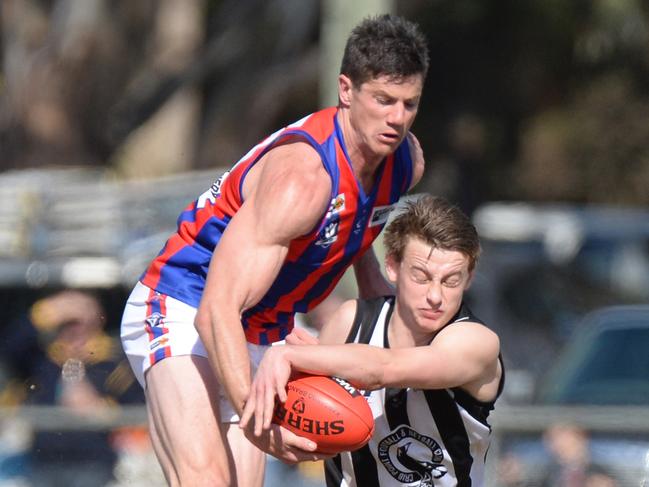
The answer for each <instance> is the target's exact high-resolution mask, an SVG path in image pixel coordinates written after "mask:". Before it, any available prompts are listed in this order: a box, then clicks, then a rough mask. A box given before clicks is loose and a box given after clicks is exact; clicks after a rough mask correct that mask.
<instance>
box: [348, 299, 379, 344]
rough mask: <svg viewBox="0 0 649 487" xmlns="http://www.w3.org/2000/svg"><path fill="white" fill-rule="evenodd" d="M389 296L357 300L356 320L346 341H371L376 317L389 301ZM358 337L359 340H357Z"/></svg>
mask: <svg viewBox="0 0 649 487" xmlns="http://www.w3.org/2000/svg"><path fill="white" fill-rule="evenodd" d="M389 298H390V297H389V296H381V297H378V298H374V299H371V300H364V299H357V300H356V315H355V316H354V322H353V324H352V328H351V330H349V335H347V340H346V342H345V343H354V342H357V343H369V342H370V339H371V338H372V332H373V331H374V326H375V324H376V319H377V318H378V316H379V314H381V310H382V309H383V305H384V304H385V303H386V302H387V301H388V299H389ZM356 337H358V340H356Z"/></svg>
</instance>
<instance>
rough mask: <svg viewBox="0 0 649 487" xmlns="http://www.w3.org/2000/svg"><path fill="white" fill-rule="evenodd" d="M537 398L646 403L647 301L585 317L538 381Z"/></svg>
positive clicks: (560, 401) (648, 387)
mask: <svg viewBox="0 0 649 487" xmlns="http://www.w3.org/2000/svg"><path fill="white" fill-rule="evenodd" d="M537 399H538V402H540V403H550V404H590V405H593V404H594V405H624V406H630V405H645V406H649V305H637V306H632V305H630V306H611V307H605V308H602V309H598V310H596V311H594V312H592V313H590V314H589V315H587V316H586V318H585V319H584V321H583V322H582V324H581V325H580V326H579V327H578V329H577V330H576V332H575V335H574V336H573V338H572V339H571V341H570V343H569V344H568V346H567V347H566V349H565V350H564V351H563V352H562V354H561V356H560V358H559V360H558V361H557V363H556V364H555V366H554V367H553V368H552V369H551V370H550V372H549V373H548V375H547V377H545V378H544V379H543V380H542V382H541V383H540V385H539V390H538V395H537Z"/></svg>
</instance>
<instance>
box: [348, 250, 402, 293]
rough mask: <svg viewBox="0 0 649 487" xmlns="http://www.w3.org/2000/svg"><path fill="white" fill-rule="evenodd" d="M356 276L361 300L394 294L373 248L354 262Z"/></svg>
mask: <svg viewBox="0 0 649 487" xmlns="http://www.w3.org/2000/svg"><path fill="white" fill-rule="evenodd" d="M354 274H355V276H356V282H357V284H358V295H359V297H360V298H361V299H371V298H375V297H378V296H386V295H390V294H394V288H393V287H392V285H390V283H389V282H388V281H387V279H386V278H385V277H384V276H383V273H382V272H381V265H380V264H379V261H378V259H377V258H376V254H375V253H374V249H373V248H372V247H370V248H369V249H368V250H367V251H366V252H365V253H364V254H363V255H362V256H361V257H360V258H359V259H358V260H357V261H356V262H354Z"/></svg>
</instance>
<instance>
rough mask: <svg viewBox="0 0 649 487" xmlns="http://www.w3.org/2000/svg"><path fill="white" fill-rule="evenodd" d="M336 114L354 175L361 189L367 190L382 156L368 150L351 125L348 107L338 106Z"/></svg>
mask: <svg viewBox="0 0 649 487" xmlns="http://www.w3.org/2000/svg"><path fill="white" fill-rule="evenodd" d="M337 116H338V125H339V126H340V130H341V132H342V136H343V140H344V141H345V148H346V149H347V155H348V156H349V162H350V163H351V166H352V170H353V171H354V175H355V176H356V179H357V180H358V182H359V183H360V184H361V185H362V186H363V189H364V190H366V191H368V190H369V189H371V188H372V186H373V185H374V179H375V176H376V171H377V169H378V167H379V166H380V165H381V161H382V160H383V156H380V155H376V154H374V153H373V152H371V151H370V149H369V147H368V146H367V144H366V143H365V142H364V141H363V136H362V135H361V134H360V133H359V132H358V131H357V130H356V129H355V128H354V126H353V125H352V123H351V120H350V117H349V109H347V108H344V107H339V108H338V115H337Z"/></svg>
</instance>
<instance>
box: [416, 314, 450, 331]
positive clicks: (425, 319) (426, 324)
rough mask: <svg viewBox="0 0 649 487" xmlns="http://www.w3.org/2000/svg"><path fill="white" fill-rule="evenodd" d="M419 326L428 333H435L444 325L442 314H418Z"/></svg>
mask: <svg viewBox="0 0 649 487" xmlns="http://www.w3.org/2000/svg"><path fill="white" fill-rule="evenodd" d="M419 324H420V326H421V327H422V328H423V329H425V330H429V331H437V330H439V329H440V328H441V327H442V325H443V324H444V313H437V312H431V311H422V312H420V313H419Z"/></svg>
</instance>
